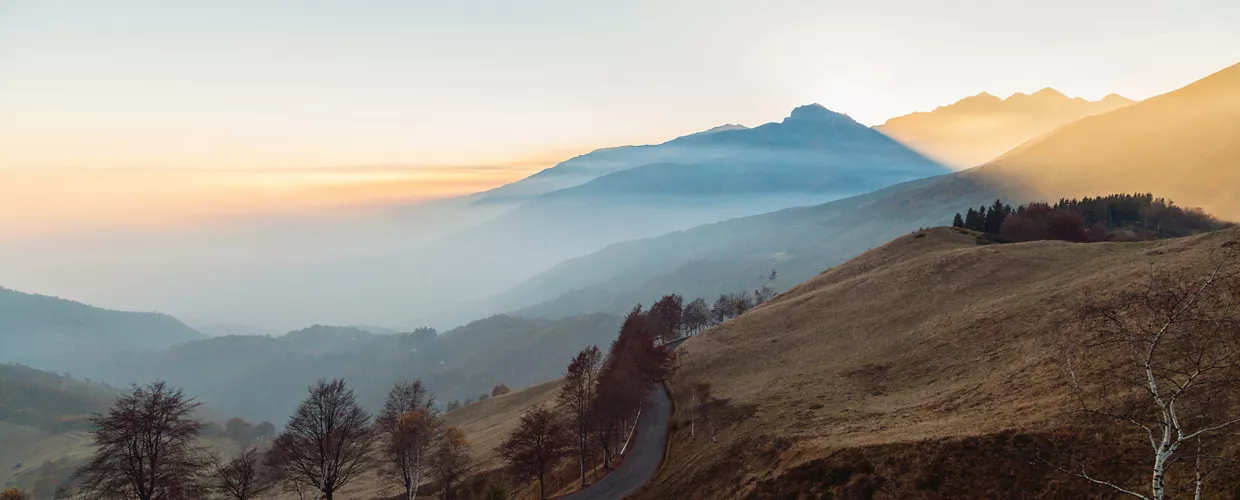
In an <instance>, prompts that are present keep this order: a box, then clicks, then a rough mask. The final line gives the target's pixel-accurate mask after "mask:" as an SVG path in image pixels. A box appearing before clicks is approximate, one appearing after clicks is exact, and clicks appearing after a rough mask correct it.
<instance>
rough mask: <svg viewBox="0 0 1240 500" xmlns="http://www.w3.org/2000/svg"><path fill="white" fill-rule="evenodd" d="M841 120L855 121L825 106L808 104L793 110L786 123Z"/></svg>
mask: <svg viewBox="0 0 1240 500" xmlns="http://www.w3.org/2000/svg"><path fill="white" fill-rule="evenodd" d="M840 119H844V120H848V121H853V120H852V118H850V117H849V116H848V115H845V114H843V113H836V112H834V111H831V110H829V109H827V108H826V106H823V105H821V104H818V103H814V104H806V105H804V106H797V107H796V108H793V110H792V114H790V115H788V117H787V118H785V119H784V121H785V122H787V121H789V120H805V121H817V122H830V121H837V120H840Z"/></svg>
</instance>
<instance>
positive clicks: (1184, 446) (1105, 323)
mask: <svg viewBox="0 0 1240 500" xmlns="http://www.w3.org/2000/svg"><path fill="white" fill-rule="evenodd" d="M1232 246H1233V247H1234V244H1232ZM1236 267H1237V265H1236V260H1235V254H1234V252H1227V255H1226V256H1225V258H1224V259H1222V260H1221V263H1220V264H1218V265H1216V266H1214V267H1213V268H1212V269H1210V270H1206V271H1194V270H1192V269H1185V270H1179V271H1160V270H1157V269H1151V271H1150V276H1149V279H1148V281H1147V283H1146V284H1145V285H1144V286H1135V287H1133V288H1131V289H1129V290H1124V291H1122V292H1121V293H1119V294H1118V295H1117V296H1115V297H1113V298H1112V299H1110V300H1106V301H1104V302H1096V303H1092V304H1090V305H1088V306H1087V307H1086V308H1085V309H1084V310H1083V311H1082V314H1081V316H1080V318H1079V320H1078V321H1077V322H1076V325H1075V328H1074V329H1073V331H1072V332H1071V334H1072V336H1071V337H1070V338H1071V340H1072V341H1073V345H1074V346H1075V347H1076V349H1073V350H1070V351H1069V352H1070V354H1071V355H1070V356H1069V362H1068V363H1067V365H1068V367H1069V374H1070V375H1071V380H1072V387H1073V389H1074V391H1075V394H1076V396H1077V400H1078V402H1079V404H1080V408H1081V409H1082V410H1083V411H1084V413H1085V414H1087V415H1090V416H1092V417H1095V418H1098V419H1101V420H1102V421H1104V422H1110V423H1114V424H1116V425H1119V426H1122V427H1124V428H1127V429H1131V430H1134V431H1136V432H1138V433H1140V435H1141V436H1142V437H1143V438H1146V439H1147V440H1148V442H1149V445H1150V450H1151V452H1152V463H1151V478H1150V483H1149V489H1148V493H1143V492H1141V490H1143V489H1144V488H1136V487H1127V486H1123V485H1121V484H1119V483H1116V482H1113V481H1108V480H1105V479H1102V478H1098V477H1095V476H1094V475H1091V474H1090V472H1089V471H1088V470H1087V469H1088V468H1087V467H1086V465H1085V464H1083V463H1081V462H1072V464H1071V465H1070V466H1057V468H1059V469H1060V470H1062V471H1064V472H1068V473H1070V474H1072V475H1075V476H1078V477H1081V478H1084V479H1086V480H1088V481H1090V482H1092V483H1095V484H1098V485H1102V486H1106V487H1108V488H1111V489H1113V490H1115V491H1117V492H1120V493H1123V494H1125V495H1129V496H1133V497H1137V498H1148V499H1157V500H1162V499H1163V498H1165V497H1166V495H1167V493H1166V491H1167V477H1168V472H1169V471H1170V470H1171V468H1172V467H1173V466H1176V465H1180V464H1185V465H1187V464H1191V465H1192V467H1193V489H1194V490H1195V491H1196V496H1197V498H1200V497H1201V495H1202V492H1203V490H1204V488H1205V479H1206V477H1207V475H1208V473H1209V470H1210V464H1211V463H1216V462H1217V461H1219V460H1226V461H1231V458H1228V457H1224V456H1222V455H1220V453H1221V452H1220V451H1219V450H1220V449H1221V445H1220V443H1219V442H1218V441H1219V440H1220V434H1221V433H1222V432H1224V431H1225V430H1227V429H1228V428H1230V427H1232V426H1233V425H1235V424H1237V423H1240V410H1237V401H1236V399H1235V394H1236V391H1237V389H1240V279H1238V275H1237V269H1236Z"/></svg>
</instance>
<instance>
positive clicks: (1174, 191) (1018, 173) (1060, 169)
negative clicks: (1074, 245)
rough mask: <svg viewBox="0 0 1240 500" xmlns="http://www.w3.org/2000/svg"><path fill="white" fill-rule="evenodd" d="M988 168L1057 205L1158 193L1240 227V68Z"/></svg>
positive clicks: (1068, 131) (1093, 120)
mask: <svg viewBox="0 0 1240 500" xmlns="http://www.w3.org/2000/svg"><path fill="white" fill-rule="evenodd" d="M986 168H987V169H988V170H990V171H992V172H993V173H994V175H1001V176H1004V177H1007V178H1010V179H1013V180H1014V181H1015V182H1020V183H1022V184H1025V185H1028V186H1030V187H1032V188H1034V189H1036V190H1037V191H1039V192H1042V193H1047V194H1054V196H1055V197H1056V198H1057V197H1061V196H1066V197H1079V196H1086V195H1089V194H1098V190H1099V189H1105V190H1106V191H1108V192H1151V191H1156V192H1158V193H1159V195H1160V196H1166V197H1168V198H1170V199H1173V200H1176V201H1177V202H1179V203H1180V204H1182V205H1186V206H1194V207H1202V208H1204V209H1206V210H1207V211H1209V212H1211V213H1214V214H1216V215H1218V216H1219V217H1222V218H1224V219H1230V220H1237V219H1240V64H1237V65H1234V66H1231V67H1229V68H1226V69H1224V70H1222V71H1219V72H1218V73H1215V74H1213V75H1210V76H1208V77H1206V78H1203V79H1201V80H1198V81H1197V82H1194V83H1192V84H1190V85H1188V86H1186V87H1184V88H1182V89H1179V90H1176V91H1174V92H1169V93H1167V94H1163V95H1160V96H1157V97H1153V98H1150V99H1147V100H1145V101H1142V102H1140V103H1137V104H1134V105H1132V106H1128V107H1125V108H1122V109H1119V110H1116V111H1114V112H1111V113H1106V114H1102V115H1098V116H1092V117H1088V118H1085V119H1082V120H1079V121H1077V122H1074V123H1072V124H1069V125H1066V126H1064V127H1062V128H1060V129H1059V130H1056V131H1055V132H1054V133H1052V134H1049V135H1048V136H1046V137H1044V138H1042V139H1041V140H1036V141H1033V142H1031V143H1029V144H1026V145H1024V146H1022V147H1020V148H1018V149H1016V150H1014V151H1012V152H1010V153H1008V154H1006V155H1004V156H1003V157H1000V158H998V159H996V160H995V161H993V162H991V163H990V164H989V165H987V167H986Z"/></svg>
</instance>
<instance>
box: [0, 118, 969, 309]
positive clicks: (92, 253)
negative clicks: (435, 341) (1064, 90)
mask: <svg viewBox="0 0 1240 500" xmlns="http://www.w3.org/2000/svg"><path fill="white" fill-rule="evenodd" d="M944 171H946V170H945V169H944V168H943V167H941V166H939V165H937V164H935V163H933V162H931V161H929V160H927V159H925V158H924V157H922V156H920V155H918V154H916V153H913V152H912V151H910V150H908V149H906V148H904V147H903V146H900V145H899V144H897V143H895V142H894V141H891V140H890V139H888V138H887V137H885V136H883V135H882V134H879V133H877V132H874V131H872V130H870V129H869V128H867V127H865V126H863V125H861V124H858V123H857V122H855V121H853V120H852V119H850V118H848V117H847V116H844V115H839V114H836V113H832V112H831V111H828V110H826V109H824V108H822V107H821V106H804V107H802V108H798V109H797V110H795V111H794V112H793V113H792V115H791V116H789V117H788V118H787V119H785V120H784V121H782V122H777V123H770V124H766V125H763V126H761V127H756V128H752V129H747V128H744V127H739V126H723V127H718V128H716V129H712V130H710V131H706V132H703V133H699V134H692V135H689V136H685V137H681V138H677V139H675V140H672V141H669V142H667V143H664V144H660V145H651V146H637V147H620V148H610V149H604V150H599V151H596V152H593V153H590V154H587V155H582V156H579V157H576V158H572V159H569V160H566V161H564V162H562V163H560V164H559V165H557V166H556V167H554V168H551V169H547V170H544V171H542V172H540V173H537V174H535V175H533V176H531V177H529V178H527V179H525V180H523V181H519V182H516V183H512V184H509V185H506V186H503V187H500V188H497V189H494V190H491V191H489V192H484V193H479V194H476V195H471V196H463V197H458V198H452V199H448V200H440V201H435V202H428V203H422V204H416V205H408V206H394V207H378V208H374V209H370V210H352V211H341V212H338V213H332V212H326V213H325V212H321V211H318V212H313V213H307V214H294V215H264V216H260V217H253V218H246V217H233V218H228V219H216V220H211V221H206V222H203V223H199V224H195V225H192V226H188V227H179V228H175V229H146V230H128V231H93V232H89V233H81V234H74V235H70V236H60V237H53V238H41V239H26V240H21V241H11V242H9V244H6V245H5V246H4V248H3V250H0V257H2V258H4V260H5V262H6V263H7V265H6V266H4V267H3V269H0V283H4V284H6V285H7V286H10V287H12V288H15V289H19V290H23V291H32V292H38V293H43V294H49V295H57V296H63V297H68V298H72V299H75V300H80V301H84V302H87V303H90V304H93V305H98V306H101V307H109V308H118V309H126V310H139V311H152V310H154V311H159V312H165V313H169V314H172V315H174V316H176V317H178V318H181V319H182V320H184V321H186V322H188V323H190V324H199V325H215V324H231V325H245V326H248V327H251V328H258V329H266V330H273V331H287V330H292V329H296V328H299V327H302V326H305V325H309V324H333V325H348V324H370V325H380V326H385V327H393V328H398V329H400V328H404V329H408V328H412V327H413V326H420V325H422V324H423V323H425V322H427V321H430V320H435V319H436V318H438V319H439V320H441V321H443V322H444V323H446V324H435V325H432V326H437V327H451V326H456V325H457V324H461V323H464V322H466V321H468V320H471V319H476V318H481V317H485V316H488V315H491V314H496V313H502V312H505V311H503V310H471V311H469V314H468V315H459V314H458V315H455V316H453V317H451V318H448V317H447V316H443V315H439V316H436V315H437V313H439V312H441V311H444V310H448V309H453V308H459V307H460V306H461V305H462V304H466V303H471V302H473V301H476V300H477V299H478V298H480V297H486V296H490V295H494V294H498V293H501V292H503V291H504V290H507V289H509V288H511V287H513V286H516V285H518V284H520V283H521V282H523V281H525V280H528V279H531V278H533V277H535V276H536V275H537V274H538V273H539V272H542V271H545V270H547V269H549V268H551V267H552V266H554V265H556V264H558V263H560V262H563V261H565V260H566V259H571V258H574V257H579V256H583V255H587V254H589V253H592V252H595V251H598V250H600V249H602V248H604V247H606V246H608V245H610V244H613V243H618V242H622V241H628V240H634V239H641V238H648V237H653V236H658V235H661V234H665V233H668V232H672V231H678V230H683V229H688V228H691V227H694V226H697V225H701V224H706V223H711V222H717V221H721V220H726V219H730V218H735V217H742V216H748V215H754V214H759V213H764V212H770V211H774V210H778V209H782V208H787V207H792V206H800V205H813V204H818V203H823V202H826V201H830V200H834V199H839V198H842V197H847V196H851V195H855V194H860V193H864V192H868V191H872V190H874V189H878V188H881V187H884V186H887V185H891V184H895V183H898V182H902V181H906V180H910V179H916V178H921V177H925V176H928V175H934V174H938V173H942V172H944ZM582 312H590V311H582Z"/></svg>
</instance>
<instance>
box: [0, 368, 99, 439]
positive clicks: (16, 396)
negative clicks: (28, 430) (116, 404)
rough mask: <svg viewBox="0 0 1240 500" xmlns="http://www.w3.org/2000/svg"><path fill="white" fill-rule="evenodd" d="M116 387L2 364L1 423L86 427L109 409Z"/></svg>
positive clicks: (51, 428)
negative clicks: (92, 416) (91, 419)
mask: <svg viewBox="0 0 1240 500" xmlns="http://www.w3.org/2000/svg"><path fill="white" fill-rule="evenodd" d="M115 396H116V392H115V390H114V389H113V388H111V387H108V386H105V385H102V384H98V383H93V382H86V381H82V380H76V379H72V378H68V377H65V376H62V375H57V374H54V373H48V372H44V371H39V370H35V369H33V368H30V367H26V366H21V365H13V364H0V422H8V423H11V424H18V425H27V426H31V427H35V428H38V429H41V430H44V431H47V432H64V431H71V430H85V429H87V428H89V417H90V415H91V414H93V413H99V412H102V411H104V410H106V409H107V407H108V405H109V404H111V402H112V399H113V398H114V397H115Z"/></svg>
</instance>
